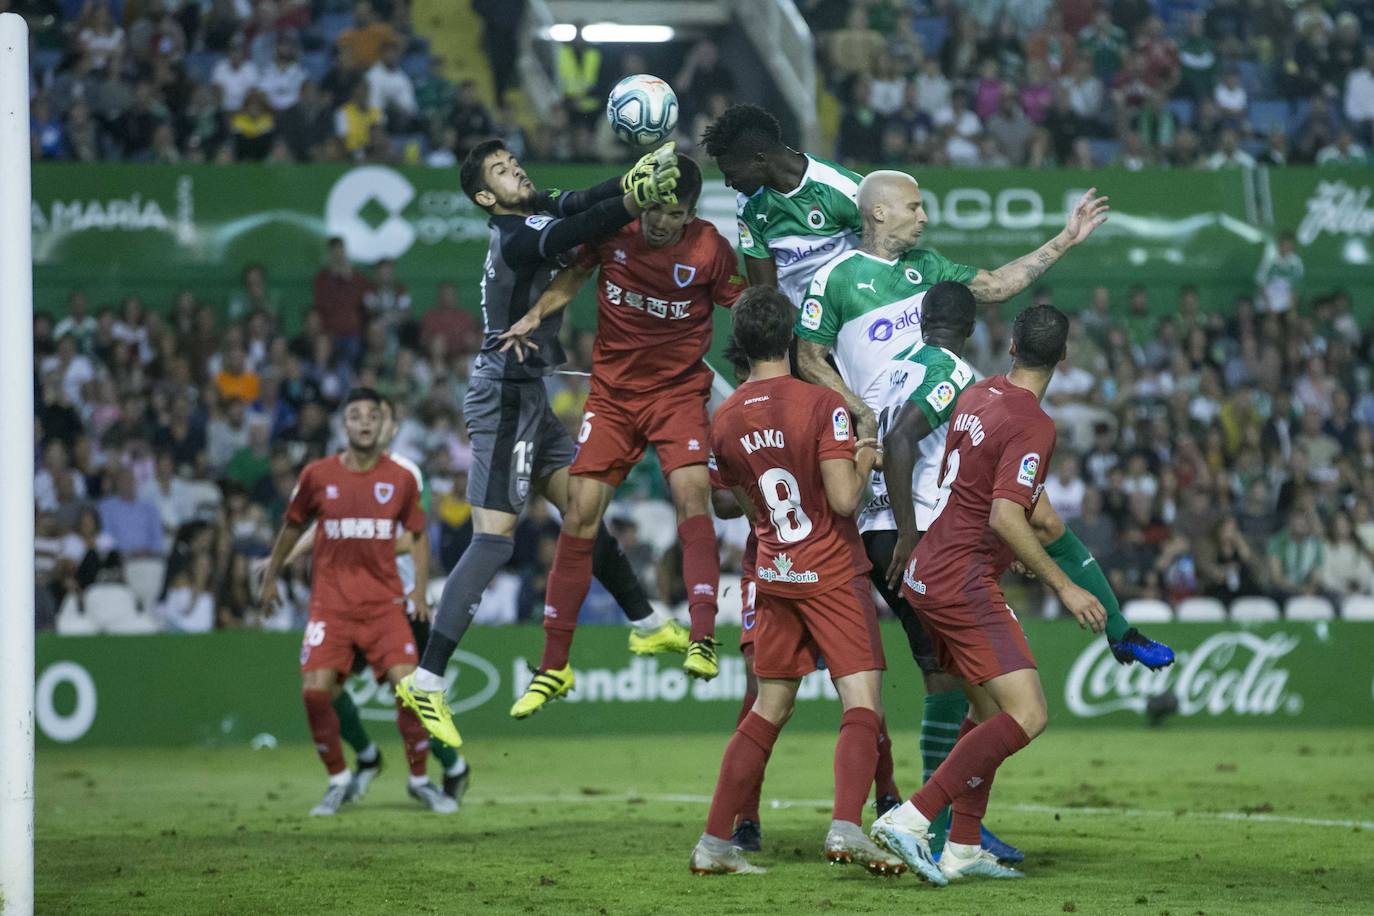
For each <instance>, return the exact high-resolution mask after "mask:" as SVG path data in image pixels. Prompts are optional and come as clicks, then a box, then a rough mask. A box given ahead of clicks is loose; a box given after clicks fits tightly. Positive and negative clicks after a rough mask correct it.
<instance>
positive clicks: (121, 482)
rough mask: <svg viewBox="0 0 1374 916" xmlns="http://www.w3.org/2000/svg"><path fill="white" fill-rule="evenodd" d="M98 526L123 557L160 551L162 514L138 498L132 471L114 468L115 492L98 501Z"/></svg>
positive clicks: (125, 468) (152, 505)
mask: <svg viewBox="0 0 1374 916" xmlns="http://www.w3.org/2000/svg"><path fill="white" fill-rule="evenodd" d="M98 508H99V512H100V524H101V527H102V528H104V529H105V530H106V531H108V532H109V534H110V537H111V538H113V539H114V544H115V547H116V549H118V550H119V552H120V553H121V554H122V555H123V556H125V557H141V556H161V555H162V517H161V514H160V513H159V512H158V507H157V506H156V505H155V504H153V503H150V502H146V501H144V500H142V499H140V498H139V495H138V485H137V484H136V483H135V482H134V472H133V471H132V470H131V469H129V468H128V467H121V468H119V469H118V470H116V471H115V486H114V493H113V494H111V495H110V496H106V497H105V498H104V499H102V500H101V501H100V502H99V504H98Z"/></svg>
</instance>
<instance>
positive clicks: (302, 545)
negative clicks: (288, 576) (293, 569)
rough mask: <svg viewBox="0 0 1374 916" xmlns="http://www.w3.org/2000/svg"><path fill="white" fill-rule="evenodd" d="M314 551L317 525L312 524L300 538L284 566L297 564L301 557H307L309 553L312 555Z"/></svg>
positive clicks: (287, 556)
mask: <svg viewBox="0 0 1374 916" xmlns="http://www.w3.org/2000/svg"><path fill="white" fill-rule="evenodd" d="M314 549H315V523H314V522H311V523H310V527H308V528H306V529H305V531H303V532H301V536H300V538H299V539H298V540H297V541H296V544H295V546H293V547H292V548H291V552H290V553H288V554H287V555H286V561H285V563H283V564H282V565H284V566H290V565H291V564H292V563H294V562H296V561H297V560H299V559H300V558H301V557H303V556H305V555H306V554H307V553H310V552H311V551H312V550H314Z"/></svg>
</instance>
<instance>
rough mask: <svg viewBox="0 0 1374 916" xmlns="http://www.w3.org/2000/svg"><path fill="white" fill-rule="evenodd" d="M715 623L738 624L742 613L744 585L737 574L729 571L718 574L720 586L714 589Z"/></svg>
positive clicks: (734, 625) (733, 625)
mask: <svg viewBox="0 0 1374 916" xmlns="http://www.w3.org/2000/svg"><path fill="white" fill-rule="evenodd" d="M716 596H717V601H716V606H717V608H718V613H717V615H716V622H717V623H725V624H729V625H730V626H732V627H736V626H739V625H740V615H742V614H743V613H744V587H743V584H742V582H741V580H740V577H739V576H734V575H730V574H729V573H721V574H720V587H719V588H718V589H716Z"/></svg>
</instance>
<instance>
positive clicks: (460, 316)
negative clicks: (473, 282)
mask: <svg viewBox="0 0 1374 916" xmlns="http://www.w3.org/2000/svg"><path fill="white" fill-rule="evenodd" d="M435 338H443V340H444V342H445V347H446V352H447V353H448V354H450V355H454V354H462V355H468V354H472V353H476V352H477V347H478V345H479V344H480V343H481V339H482V330H481V328H480V327H479V326H478V324H477V320H476V319H475V318H474V317H473V316H472V312H470V311H468V310H467V309H464V308H460V307H459V305H458V285H457V284H456V283H452V282H444V283H440V284H439V287H438V289H437V290H436V292H435V296H434V305H433V306H431V307H430V309H429V310H428V311H427V312H425V314H424V316H423V317H422V318H421V319H420V339H421V340H426V341H428V340H434V339H435Z"/></svg>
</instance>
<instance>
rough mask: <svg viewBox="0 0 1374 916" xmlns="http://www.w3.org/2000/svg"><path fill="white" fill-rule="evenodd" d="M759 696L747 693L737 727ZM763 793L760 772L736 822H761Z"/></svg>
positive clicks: (740, 809) (741, 804) (747, 715)
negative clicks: (760, 797) (760, 811)
mask: <svg viewBox="0 0 1374 916" xmlns="http://www.w3.org/2000/svg"><path fill="white" fill-rule="evenodd" d="M758 698H759V695H758V694H757V693H745V695H744V702H743V703H742V704H741V705H740V708H739V718H737V719H735V728H739V726H740V723H742V722H743V721H744V720H745V719H747V718H749V713H750V711H751V710H753V708H754V701H755V700H757V699H758ZM762 794H763V773H762V772H760V773H759V778H758V779H757V780H755V781H754V787H753V788H752V789H750V790H749V794H748V795H746V796H744V801H742V802H741V803H740V806H739V812H738V814H737V816H736V820H735V824H736V825H738V824H739V822H740V821H753V822H754V823H756V824H757V823H758V822H759V796H761V795H762Z"/></svg>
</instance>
